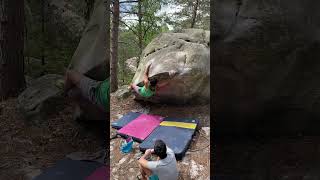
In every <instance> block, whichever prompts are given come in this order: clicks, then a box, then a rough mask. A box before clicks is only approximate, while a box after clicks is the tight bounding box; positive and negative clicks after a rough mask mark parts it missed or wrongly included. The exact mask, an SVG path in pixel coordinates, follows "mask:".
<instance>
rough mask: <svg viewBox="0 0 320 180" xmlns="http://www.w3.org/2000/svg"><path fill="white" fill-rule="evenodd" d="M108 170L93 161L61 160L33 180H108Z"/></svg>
mask: <svg viewBox="0 0 320 180" xmlns="http://www.w3.org/2000/svg"><path fill="white" fill-rule="evenodd" d="M109 176H110V174H109V169H108V168H107V167H106V166H104V165H103V164H101V163H98V162H94V161H77V160H71V159H68V158H66V159H63V160H60V161H58V162H57V163H56V164H55V165H54V166H53V167H50V168H48V169H46V170H44V172H43V173H42V174H40V175H39V176H37V177H35V178H34V180H57V179H58V180H79V179H83V180H93V179H94V180H108V179H110V178H109Z"/></svg>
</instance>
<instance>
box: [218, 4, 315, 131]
mask: <svg viewBox="0 0 320 180" xmlns="http://www.w3.org/2000/svg"><path fill="white" fill-rule="evenodd" d="M317 5H320V1H316V0H311V1H298V0H290V1H289V0H284V1H254V0H242V1H241V0H239V1H231V0H227V1H222V0H218V1H215V4H214V15H215V16H214V18H213V19H214V21H213V23H214V24H213V27H214V31H213V36H214V39H215V42H214V44H213V45H214V53H213V58H214V70H213V71H214V76H213V83H214V86H213V87H214V89H213V92H214V94H213V99H214V100H213V102H214V107H213V111H214V113H215V118H216V120H217V124H218V125H217V126H218V127H219V128H217V129H216V130H218V131H219V130H227V131H228V130H230V131H232V132H234V131H235V129H237V130H243V129H246V130H248V129H249V130H250V131H251V130H252V131H254V130H258V131H260V130H261V131H264V130H266V131H264V132H274V131H278V132H280V133H282V132H284V131H287V130H288V131H290V132H297V131H300V130H305V129H310V128H311V129H312V126H314V125H315V123H316V124H317V125H319V122H318V121H313V120H314V119H317V118H318V117H320V83H319V80H320V79H319V77H320V61H319V57H320V43H319V40H320V26H319V25H320V23H319V21H318V19H319V17H320V12H319V10H318V9H317V8H316V7H318V6H317ZM219 124H220V125H219ZM269 125H270V126H269ZM223 127H225V128H223ZM260 128H261V129H260ZM275 129H277V130H275Z"/></svg>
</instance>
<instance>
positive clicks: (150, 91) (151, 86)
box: [129, 64, 168, 98]
mask: <svg viewBox="0 0 320 180" xmlns="http://www.w3.org/2000/svg"><path fill="white" fill-rule="evenodd" d="M150 66H151V64H149V65H148V67H147V70H146V72H145V73H144V76H143V84H144V85H143V86H142V87H141V86H138V85H135V84H130V86H129V89H130V90H131V89H133V90H134V91H135V92H136V93H137V94H139V95H140V96H142V97H145V98H150V97H152V96H154V95H156V92H157V90H159V89H160V88H162V87H164V86H165V85H167V84H168V83H164V84H159V83H158V80H157V79H150V78H149V69H150Z"/></svg>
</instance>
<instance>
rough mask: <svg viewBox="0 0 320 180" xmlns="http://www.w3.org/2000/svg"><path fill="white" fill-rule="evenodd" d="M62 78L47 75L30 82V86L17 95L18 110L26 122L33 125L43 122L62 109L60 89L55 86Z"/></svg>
mask: <svg viewBox="0 0 320 180" xmlns="http://www.w3.org/2000/svg"><path fill="white" fill-rule="evenodd" d="M61 79H63V76H61V75H56V74H48V75H45V76H42V77H40V78H38V79H35V80H33V81H31V83H30V85H29V86H28V87H27V88H26V89H25V90H24V91H23V92H22V93H21V94H20V95H19V97H18V108H19V109H20V110H21V111H22V113H23V114H24V116H25V118H26V120H28V121H31V122H32V123H35V124H41V123H42V122H45V119H46V118H47V115H49V114H52V113H56V112H58V111H59V110H60V109H62V108H63V106H61V105H62V104H63V103H64V100H63V96H62V93H63V92H62V89H59V88H58V87H57V86H56V83H57V81H59V80H61Z"/></svg>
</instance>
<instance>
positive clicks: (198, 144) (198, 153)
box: [110, 95, 210, 180]
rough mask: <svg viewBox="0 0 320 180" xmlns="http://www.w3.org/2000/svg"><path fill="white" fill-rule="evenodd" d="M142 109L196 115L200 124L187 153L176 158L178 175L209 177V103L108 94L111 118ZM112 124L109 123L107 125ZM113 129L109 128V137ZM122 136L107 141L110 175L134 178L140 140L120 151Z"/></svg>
mask: <svg viewBox="0 0 320 180" xmlns="http://www.w3.org/2000/svg"><path fill="white" fill-rule="evenodd" d="M130 111H135V112H143V113H150V114H157V115H161V116H170V117H193V118H197V119H199V120H200V121H201V122H200V128H199V131H197V133H196V135H195V136H194V138H193V141H192V143H191V146H190V147H189V149H188V151H187V153H186V156H185V157H184V158H183V159H182V161H178V169H179V179H184V180H188V179H198V180H207V179H210V128H209V127H210V114H209V113H210V107H209V105H195V106H192V105H186V106H169V105H154V104H148V103H139V102H137V101H135V100H134V99H133V97H132V96H130V97H129V98H127V99H124V100H119V99H117V98H116V97H114V96H113V95H111V109H110V112H111V114H110V115H111V122H112V121H114V120H117V119H119V118H120V117H121V116H122V115H124V114H126V113H127V112H130ZM110 127H111V126H110ZM115 134H116V131H115V130H114V129H112V128H111V132H110V137H112V136H114V135H115ZM121 141H122V138H117V139H114V140H112V141H111V142H110V160H111V161H110V162H111V179H113V180H136V179H137V178H136V176H137V175H138V174H139V168H138V164H137V158H138V157H139V156H140V155H141V154H140V150H139V144H138V143H135V144H134V150H133V152H131V153H129V154H122V153H121V151H120V145H121Z"/></svg>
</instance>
